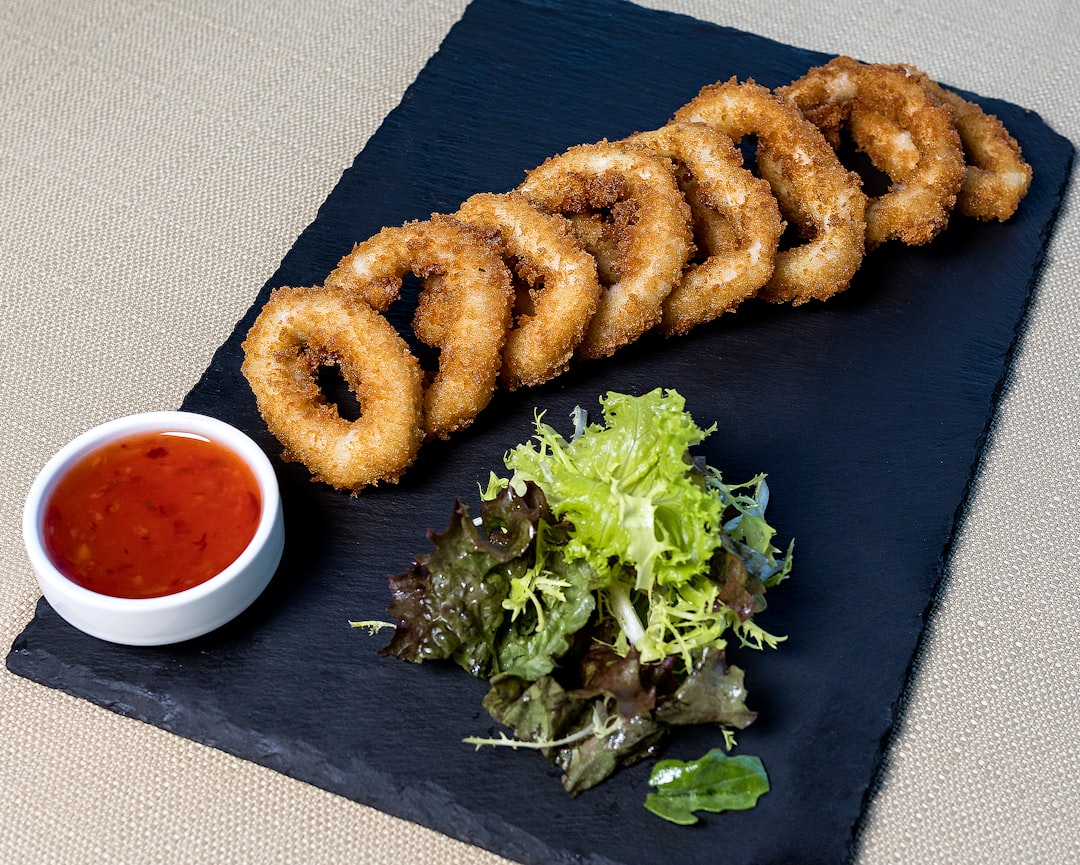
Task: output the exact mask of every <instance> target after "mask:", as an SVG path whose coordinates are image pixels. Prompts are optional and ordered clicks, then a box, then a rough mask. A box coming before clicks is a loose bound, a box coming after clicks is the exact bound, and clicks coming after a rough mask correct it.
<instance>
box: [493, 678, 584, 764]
mask: <svg viewBox="0 0 1080 865" xmlns="http://www.w3.org/2000/svg"><path fill="white" fill-rule="evenodd" d="M483 706H484V708H485V709H487V711H488V714H489V715H491V717H492V718H493V719H494V720H496V721H498V722H499V723H500V724H502V725H503V726H504V727H509V728H510V729H511V730H512V731H513V733H514V736H515V737H516V738H517V739H519V740H522V741H524V742H555V741H557V740H559V739H562V738H564V737H565V736H567V735H568V734H570V733H573V732H574V731H576V730H579V729H581V728H582V727H584V726H586V725H587V724H589V723H590V714H589V713H590V704H589V700H587V699H585V698H583V697H575V696H573V695H571V694H568V693H567V692H566V690H565V689H564V688H563V687H562V686H561V685H560V684H559V683H558V682H557V681H555V679H554V678H553V677H551V676H542V677H541V678H539V679H537V680H536V681H528V680H526V679H523V678H521V677H520V676H514V675H510V674H507V673H503V674H500V675H497V676H493V677H492V679H491V689H490V690H489V691H488V692H487V694H486V695H485V696H484V700H483ZM543 754H544V756H545V757H547V758H548V759H549V760H550V759H552V757H553V756H554V750H553V749H552V748H545V749H543Z"/></svg>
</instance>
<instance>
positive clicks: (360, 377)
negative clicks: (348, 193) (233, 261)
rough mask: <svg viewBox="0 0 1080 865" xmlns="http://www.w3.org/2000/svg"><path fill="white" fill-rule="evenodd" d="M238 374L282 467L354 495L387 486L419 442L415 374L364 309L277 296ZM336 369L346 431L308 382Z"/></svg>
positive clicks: (316, 295) (338, 296) (400, 343)
mask: <svg viewBox="0 0 1080 865" xmlns="http://www.w3.org/2000/svg"><path fill="white" fill-rule="evenodd" d="M243 348H244V362H243V364H242V367H241V369H242V370H243V373H244V376H245V377H246V378H247V380H248V382H249V383H250V385H251V389H252V391H253V392H254V394H255V399H256V403H257V404H258V408H259V413H260V414H261V415H262V417H263V420H265V421H266V425H267V427H268V428H269V429H270V432H272V433H273V434H274V436H275V437H276V438H277V439H278V441H280V442H281V443H282V444H283V445H284V446H285V452H284V454H283V458H284V459H286V460H296V461H299V462H302V463H303V464H304V465H305V466H307V468H308V470H309V471H310V472H311V473H312V475H313V479H314V480H319V481H325V482H326V483H328V484H330V485H331V486H334V487H337V488H339V489H347V490H352V491H354V492H355V491H357V490H359V489H361V488H362V487H365V486H368V485H371V484H377V483H378V482H379V481H389V482H396V481H397V479H398V478H399V477H400V475H401V473H402V472H403V471H404V470H405V469H406V468H407V467H408V466H409V465H410V464H411V463H412V461H413V460H414V459H415V458H416V453H417V450H418V449H419V447H420V444H421V442H422V441H423V437H424V433H423V423H422V421H423V390H422V376H423V371H422V370H421V369H420V364H419V363H418V362H417V360H416V358H415V357H413V355H412V354H411V353H410V352H409V349H408V346H407V345H406V344H405V341H404V340H403V339H402V338H401V337H400V336H399V335H398V333H397V331H395V330H394V328H393V327H392V326H391V325H390V323H389V322H388V321H387V320H386V319H385V318H383V317H382V316H381V315H379V313H377V312H376V311H375V310H373V309H372V308H371V307H370V306H368V305H367V304H366V303H363V302H361V301H359V300H356V299H353V298H350V297H348V296H347V295H345V294H342V293H341V292H337V291H332V290H329V289H325V288H279V289H277V290H276V291H274V292H273V294H271V296H270V300H269V301H267V303H266V305H265V306H264V307H263V308H262V310H261V311H260V313H259V316H258V318H256V319H255V323H254V324H253V325H252V327H251V330H249V331H248V334H247V338H246V339H245V340H244V344H243ZM329 364H332V365H335V366H337V368H338V370H339V371H340V373H341V377H342V378H343V379H344V380H345V382H346V383H347V384H348V386H349V388H350V390H352V392H353V393H354V394H355V396H356V398H357V401H358V402H359V404H360V417H359V418H358V419H357V420H355V421H351V422H350V421H346V420H345V419H344V418H342V417H341V415H340V413H339V412H338V410H337V408H336V407H335V406H334V405H333V404H331V403H329V402H328V401H327V399H326V397H325V395H324V394H323V392H322V391H321V389H320V388H319V385H318V383H317V381H316V378H315V375H316V372H317V371H318V368H319V367H320V366H323V365H329Z"/></svg>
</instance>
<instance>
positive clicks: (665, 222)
mask: <svg viewBox="0 0 1080 865" xmlns="http://www.w3.org/2000/svg"><path fill="white" fill-rule="evenodd" d="M519 188H520V190H521V192H523V193H524V194H525V195H526V196H527V197H528V198H529V200H531V201H532V202H533V203H534V204H536V205H537V206H538V207H541V208H542V209H544V210H547V211H550V212H552V213H562V214H576V215H578V216H579V217H581V216H583V215H584V216H587V217H592V218H595V219H596V220H597V221H599V220H601V219H602V212H603V211H604V210H608V209H610V211H611V215H612V217H613V218H614V224H615V225H616V231H615V234H614V235H613V236H612V238H613V254H612V257H613V261H611V262H610V269H611V270H613V271H614V274H611V275H613V276H616V277H617V279H615V280H614V281H612V282H610V283H609V284H607V283H606V284H605V285H604V288H603V291H602V292H601V295H600V301H599V304H598V305H597V309H596V314H595V315H594V316H593V318H592V321H591V322H590V323H589V328H588V331H587V332H586V334H585V339H584V340H582V341H581V343H580V344H579V345H578V348H577V352H576V353H577V355H578V356H580V357H586V358H598V357H606V356H608V355H610V354H613V353H614V352H615V351H617V350H618V349H619V348H621V347H623V346H624V345H627V344H629V343H631V342H633V341H634V340H636V339H637V338H638V337H640V336H641V335H642V334H643V333H644V332H645V331H647V330H649V329H650V328H651V327H653V326H655V325H656V324H658V323H659V322H660V319H661V316H662V304H663V301H664V298H665V297H667V296H668V294H669V293H670V292H671V290H672V288H674V287H675V285H676V284H677V283H678V281H679V279H680V277H681V275H682V270H683V267H684V265H685V264H686V262H687V260H688V259H689V257H690V253H691V250H692V248H693V238H692V235H691V231H690V208H689V206H688V205H687V203H686V201H685V199H684V198H683V196H682V193H681V192H680V191H679V186H678V184H677V183H676V180H675V168H674V166H673V165H672V163H671V161H670V160H668V159H664V158H663V157H661V156H657V155H656V154H655V153H652V152H651V151H649V150H648V149H646V148H644V147H641V146H638V145H629V144H613V143H611V142H609V141H601V142H598V143H596V144H581V145H578V146H576V147H571V148H570V149H569V150H567V151H565V152H563V153H561V154H559V155H557V156H553V157H551V158H549V159H548V160H546V161H545V162H544V163H543V164H542V165H540V166H539V167H537V168H534V169H533V170H532V171H529V172H527V173H526V176H525V182H524V183H522V184H521V186H520V187H519ZM585 242H586V247H587V248H588V245H589V244H588V242H587V240H586V241H585ZM590 251H592V250H590Z"/></svg>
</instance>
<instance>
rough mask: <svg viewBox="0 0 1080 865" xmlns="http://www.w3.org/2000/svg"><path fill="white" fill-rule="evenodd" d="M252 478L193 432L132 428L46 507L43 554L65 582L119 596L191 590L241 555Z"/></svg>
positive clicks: (71, 477) (248, 529)
mask: <svg viewBox="0 0 1080 865" xmlns="http://www.w3.org/2000/svg"><path fill="white" fill-rule="evenodd" d="M261 510H262V498H261V496H260V493H259V485H258V481H257V480H256V479H255V475H254V473H253V472H252V470H251V469H250V468H249V467H248V466H247V464H246V463H245V462H244V461H243V460H242V459H241V458H240V457H239V456H238V455H237V454H235V453H234V452H233V451H232V450H230V449H228V448H226V447H223V446H222V445H220V444H218V443H216V442H213V441H210V440H209V439H207V438H205V437H203V436H200V435H195V434H193V433H181V432H151V433H138V434H135V435H131V436H128V437H126V438H122V439H118V440H117V441H115V442H112V443H110V444H107V445H105V446H103V447H101V448H99V449H98V450H95V451H92V452H91V453H89V454H87V455H86V456H85V457H83V458H82V459H81V460H80V461H79V462H77V463H76V464H75V465H74V466H73V467H72V468H71V469H70V471H68V473H67V474H66V475H65V476H64V477H63V478H62V479H61V480H60V482H59V484H57V486H56V488H55V489H54V490H53V492H52V495H51V496H50V498H49V501H48V503H47V504H46V508H45V519H44V540H45V549H46V551H47V552H48V554H49V558H50V559H52V561H53V563H54V564H55V565H56V567H57V568H59V570H60V571H61V572H62V573H63V574H64V575H65V576H67V577H68V578H69V579H70V580H72V581H74V582H76V583H78V584H79V585H81V586H85V587H86V588H88V589H91V590H93V591H95V592H99V593H101V594H105V595H113V596H116V597H120V598H151V597H158V596H161V595H169V594H173V593H174V592H180V591H183V590H184V589H188V588H191V587H192V586H195V585H198V584H199V583H202V582H205V581H206V580H208V579H210V578H211V577H213V576H214V575H215V574H218V573H219V572H221V571H222V570H224V569H225V568H226V567H228V565H230V564H231V563H232V562H233V561H235V560H236V558H237V557H238V556H239V555H240V553H241V552H243V550H244V548H245V547H246V546H247V545H248V543H249V542H250V541H251V539H252V537H253V536H254V534H255V529H256V526H257V525H258V522H259V514H260V511H261Z"/></svg>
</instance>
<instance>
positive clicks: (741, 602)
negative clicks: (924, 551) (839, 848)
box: [383, 389, 791, 823]
mask: <svg viewBox="0 0 1080 865" xmlns="http://www.w3.org/2000/svg"><path fill="white" fill-rule="evenodd" d="M601 404H602V407H603V420H604V422H603V423H602V424H589V423H587V422H586V418H585V414H584V412H582V411H581V410H580V409H579V410H578V411H576V412H575V417H574V420H575V431H574V433H573V435H572V436H571V438H569V439H567V438H564V437H563V436H562V435H561V434H560V433H558V432H557V431H556V430H555V429H553V428H552V427H551V426H549V425H548V424H546V423H544V422H543V417H542V415H538V417H537V419H536V434H535V435H534V437H533V439H532V440H531V441H529V442H526V443H524V444H520V445H518V446H517V447H516V448H514V449H513V450H511V451H510V452H509V453H507V454H506V457H505V464H506V468H507V470H508V472H509V474H508V476H505V477H500V476H497V475H495V474H492V476H491V479H490V481H489V483H488V485H487V488H486V489H485V490H483V491H482V493H481V496H480V503H479V507H478V509H477V515H476V517H475V518H474V516H473V515H472V513H471V512H470V510H469V508H468V507H467V506H466V505H465V504H464V503H463V502H462V501H461V500H460V499H459V500H458V501H457V502H456V503H455V506H454V510H453V514H452V517H451V520H450V523H449V525H448V527H447V528H446V530H445V531H443V532H439V533H436V532H431V533H429V536H430V538H431V541H432V549H431V551H430V552H429V553H427V554H425V555H420V556H417V557H416V558H415V560H414V561H413V563H412V565H411V566H410V567H409V569H408V570H407V571H405V573H403V574H400V575H396V576H393V577H391V578H390V590H391V595H392V600H391V603H390V613H391V615H392V617H393V620H394V623H395V625H396V628H395V631H394V635H393V638H392V639H391V642H390V644H389V645H388V646H387V647H386V648H385V649H384V650H383V652H384V653H385V654H389V655H393V656H396V657H399V658H403V659H406V660H410V661H425V660H429V659H436V658H443V659H452V660H453V661H455V662H457V663H458V664H459V665H461V666H462V667H463V668H464V669H465V670H467V671H468V672H469V673H471V674H473V675H474V676H481V677H483V678H485V679H488V680H489V683H490V690H489V692H488V694H487V696H486V697H485V698H484V707H485V708H486V709H487V710H488V712H489V713H490V715H491V716H492V718H494V719H495V720H496V721H498V722H499V723H500V724H502V725H504V726H505V727H506V728H508V729H509V730H510V731H511V733H512V735H507V734H506V733H505V732H502V733H499V735H498V736H496V737H494V738H490V737H489V738H478V737H474V738H470V739H468V740H467V741H468V742H469V743H471V744H474V745H476V746H477V747H479V746H481V745H505V746H509V747H515V748H531V749H535V750H539V751H541V752H542V753H543V754H544V756H545V757H546V758H547V759H549V760H550V761H551V762H553V763H554V764H555V765H557V766H558V767H559V768H560V769H562V772H563V774H562V781H563V786H564V787H565V788H566V790H567V791H568V792H570V793H571V794H577V793H579V792H581V791H582V790H586V789H588V788H589V787H592V786H594V785H595V784H597V783H599V782H600V781H602V780H603V779H604V778H606V777H608V776H609V775H610V774H611V773H612V772H614V771H615V770H616V769H618V768H619V767H620V766H624V765H628V764H631V763H634V762H637V761H639V760H641V759H644V758H647V757H650V756H653V755H654V754H656V753H657V752H658V750H659V748H660V746H661V744H662V743H663V741H664V740H665V738H666V737H667V735H668V734H669V732H670V731H671V730H672V728H674V727H677V726H680V725H685V724H714V725H717V726H718V727H719V728H720V731H721V734H722V736H723V743H724V746H725V747H726V748H730V747H731V746H732V745H733V743H734V731H735V730H737V729H741V728H743V727H745V726H746V725H747V724H749V723H750V722H751V721H753V720H754V717H755V714H754V712H752V711H751V710H750V709H749V708H747V705H746V689H745V687H744V684H743V671H742V670H741V669H739V668H738V667H735V666H733V665H730V664H728V663H727V661H726V657H725V649H726V647H727V645H728V640H729V639H732V638H734V639H736V640H738V641H739V642H740V643H742V644H744V645H749V646H753V647H755V648H762V647H764V646H770V647H775V646H776V645H777V643H778V642H779V641H780V639H782V638H779V637H775V636H773V635H771V634H769V633H768V632H767V631H765V630H764V629H762V628H761V627H760V626H759V625H758V624H757V623H756V622H755V621H754V617H755V616H756V615H757V614H759V613H760V612H761V611H762V610H764V609H765V592H766V590H767V589H770V588H772V587H773V586H775V585H777V584H778V583H779V582H780V581H781V580H783V579H784V578H786V577H787V576H788V573H789V571H790V569H791V547H790V546H789V547H788V549H787V550H786V552H782V551H781V550H780V549H778V548H777V547H776V546H775V545H774V543H773V539H774V535H775V531H774V529H773V528H772V527H771V526H770V525H769V524H768V523H767V522H766V520H765V506H766V504H767V501H768V487H767V485H766V483H765V477H764V475H759V476H758V477H755V478H752V479H751V480H750V481H748V482H745V483H740V484H734V485H731V484H727V483H725V482H724V480H723V478H722V476H721V474H720V472H719V471H718V470H717V469H716V468H714V467H712V466H709V465H706V464H705V462H704V460H702V459H700V458H695V457H694V456H692V454H691V448H693V447H694V446H695V445H697V444H699V443H700V442H701V441H702V440H703V439H704V438H705V437H706V436H707V435H709V434H710V433H711V432H712V431H713V428H709V429H702V428H701V427H699V426H698V425H697V424H696V423H695V422H694V420H693V419H692V418H691V416H690V415H689V414H688V413H687V412H686V410H685V402H684V400H683V398H682V396H680V395H679V394H678V393H677V392H676V391H673V390H668V391H664V390H661V389H657V390H654V391H652V392H650V393H646V394H644V395H642V396H629V395H626V394H620V393H608V394H606V395H605V396H604V397H603V398H602V399H601ZM718 753H719V752H718ZM721 757H723V755H722V754H719V756H718V755H717V754H714V753H710V754H709V755H706V756H705V757H703V758H702V760H701V761H698V764H695V765H694V766H690V764H684V768H682V769H680V770H679V771H678V772H675V771H674V768H673V765H674V764H672V763H671V761H665V762H664V763H660V764H658V765H657V769H656V771H654V776H653V780H652V781H651V782H650V783H652V784H653V785H657V784H658V782H657V780H656V779H657V778H658V777H659V778H660V779H661V780H660V783H659V787H658V790H657V792H656V793H651V794H649V797H648V799H647V804H646V806H647V807H648V808H649V809H650V810H651V811H652V812H653V813H656V814H658V815H659V816H662V817H665V818H666V819H671V820H673V821H675V822H680V823H684V822H693V820H694V819H696V818H694V817H693V816H692V813H691V812H692V810H695V809H703V810H724V809H728V808H747V807H752V806H753V804H754V803H755V802H756V801H757V798H758V796H760V795H761V794H762V793H763V792H764V791H765V790H767V789H768V780H767V778H766V777H765V775H764V770H763V769H762V768H761V767H760V762H757V763H754V762H753V761H755V760H756V758H728V760H726V761H725V760H724V759H721ZM732 760H733V761H734V762H731V761H732ZM748 761H749V762H748ZM748 766H749V767H750V769H751V771H750V773H749V775H748V774H747V770H748ZM661 767H665V770H666V774H664V773H661V774H660V775H659V776H658V775H657V774H656V773H657V772H659V771H660V768H661ZM687 767H689V768H687ZM695 778H696V779H700V783H699V781H695V780H694V779H695ZM744 782H745V783H744ZM699 788H700V789H699ZM696 803H703V804H696ZM687 809H690V810H689V811H688V810H687Z"/></svg>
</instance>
